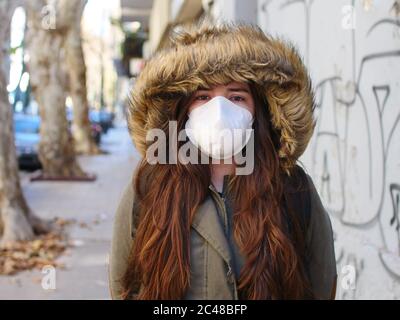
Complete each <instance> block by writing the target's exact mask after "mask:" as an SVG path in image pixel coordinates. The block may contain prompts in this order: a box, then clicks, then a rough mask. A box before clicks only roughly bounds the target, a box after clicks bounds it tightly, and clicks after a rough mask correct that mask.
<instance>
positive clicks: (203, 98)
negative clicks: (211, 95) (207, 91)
mask: <svg viewBox="0 0 400 320" xmlns="http://www.w3.org/2000/svg"><path fill="white" fill-rule="evenodd" d="M207 98H208V96H206V95H201V96H197V97H196V99H195V100H206V99H207Z"/></svg>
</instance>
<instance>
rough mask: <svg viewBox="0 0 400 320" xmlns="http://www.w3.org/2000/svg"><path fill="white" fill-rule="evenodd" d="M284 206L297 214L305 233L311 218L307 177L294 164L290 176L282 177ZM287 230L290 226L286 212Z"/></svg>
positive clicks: (290, 222)
mask: <svg viewBox="0 0 400 320" xmlns="http://www.w3.org/2000/svg"><path fill="white" fill-rule="evenodd" d="M283 194H284V207H285V209H286V210H290V211H291V212H294V213H295V214H296V215H298V216H299V220H300V225H301V228H302V230H303V231H304V234H306V232H307V229H308V226H309V223H310V218H311V196H310V185H309V182H308V178H307V175H306V173H305V172H304V170H303V168H301V167H300V166H299V165H296V166H295V168H294V169H293V171H292V173H291V175H290V176H287V175H286V176H285V178H284V192H283ZM285 214H286V217H287V224H288V228H289V230H291V228H292V221H291V219H290V215H288V213H287V212H286V213H285Z"/></svg>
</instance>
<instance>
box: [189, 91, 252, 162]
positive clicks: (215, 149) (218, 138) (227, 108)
mask: <svg viewBox="0 0 400 320" xmlns="http://www.w3.org/2000/svg"><path fill="white" fill-rule="evenodd" d="M253 121H254V119H253V115H252V114H251V113H250V111H248V110H247V109H246V108H244V107H241V106H239V105H237V104H234V103H233V102H232V101H230V100H228V99H226V98H225V97H222V96H217V97H214V98H213V99H211V100H210V101H208V102H207V103H205V104H203V105H201V106H199V107H197V108H195V109H193V110H192V111H191V112H190V113H189V120H188V121H187V122H186V124H185V130H186V134H187V135H188V137H189V139H190V141H191V142H192V143H193V144H194V145H195V146H196V147H197V148H199V149H200V150H201V151H202V152H203V153H205V154H207V155H208V156H210V157H211V158H215V159H228V158H231V157H233V156H234V155H236V154H237V153H239V152H240V151H241V150H242V149H243V148H244V146H245V145H246V144H247V142H248V141H249V139H250V136H251V128H252V124H253Z"/></svg>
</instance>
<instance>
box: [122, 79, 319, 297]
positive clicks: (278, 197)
mask: <svg viewBox="0 0 400 320" xmlns="http://www.w3.org/2000/svg"><path fill="white" fill-rule="evenodd" d="M250 87H251V90H252V93H253V97H254V101H255V106H256V109H255V122H254V133H255V134H254V138H255V140H254V146H255V148H254V152H255V155H254V157H255V159H254V172H253V173H252V174H251V175H247V176H236V177H235V178H234V179H233V180H232V183H231V185H230V189H229V193H230V194H231V195H232V199H234V204H233V207H234V217H233V231H234V238H235V240H236V241H237V243H238V246H239V247H240V249H241V252H242V253H243V255H244V257H245V258H246V261H245V265H244V266H243V268H242V270H241V273H240V276H239V279H238V290H239V294H240V297H241V298H242V299H255V300H256V299H301V298H309V297H311V296H312V293H311V290H310V283H309V279H308V277H307V275H306V270H305V266H304V264H303V257H304V252H305V245H304V243H305V241H304V230H302V228H301V227H300V222H299V219H298V215H296V212H292V211H291V212H285V213H286V215H285V214H284V212H283V207H282V201H283V192H284V190H283V177H284V173H283V171H282V169H281V167H280V159H279V157H278V152H277V150H279V138H278V137H279V133H278V132H276V131H275V130H273V129H272V127H271V123H270V114H269V111H268V108H267V101H266V100H265V99H263V95H262V94H261V91H260V89H259V88H258V87H257V86H256V85H255V84H251V85H250ZM188 98H190V97H188ZM188 98H184V99H182V100H181V101H180V103H179V104H178V107H177V109H176V110H175V115H174V116H175V119H176V120H177V122H178V130H181V129H183V127H184V123H185V121H186V119H187V101H188ZM166 132H168V131H166ZM181 144H182V142H181ZM178 145H179V142H178ZM210 181H211V179H210V169H209V166H208V165H200V164H198V165H194V164H188V165H183V164H180V163H178V164H171V165H169V164H167V165H150V164H149V163H147V162H146V160H145V159H143V160H142V161H141V163H140V165H139V167H138V170H137V174H136V179H135V191H136V195H137V199H138V202H139V207H140V223H139V224H138V228H137V232H136V235H135V240H134V243H133V246H132V250H131V254H130V258H129V263H128V268H127V270H126V273H125V275H124V277H123V281H122V284H123V288H124V290H125V294H124V298H126V299H130V298H136V299H182V298H183V297H184V294H185V292H186V290H187V288H188V287H189V286H190V226H191V223H192V219H193V217H194V215H195V213H196V210H197V208H198V206H199V205H200V204H201V203H202V202H203V201H204V199H205V198H206V196H207V192H208V186H209V184H210ZM243 190H246V192H243ZM287 219H291V222H292V229H291V232H289V230H288V228H287V221H286V220H287ZM140 284H143V290H142V291H141V292H140V294H138V295H137V293H138V289H139V286H140Z"/></svg>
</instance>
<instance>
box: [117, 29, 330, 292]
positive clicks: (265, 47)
mask: <svg viewBox="0 0 400 320" xmlns="http://www.w3.org/2000/svg"><path fill="white" fill-rule="evenodd" d="M171 40H172V45H171V46H170V47H169V48H166V49H164V50H162V51H160V52H158V53H157V54H156V55H155V56H153V57H152V58H151V59H150V60H149V61H148V63H147V64H146V66H145V68H144V70H143V71H142V73H141V74H140V76H139V78H138V80H137V82H136V84H135V88H134V89H133V92H132V99H131V104H130V110H129V111H130V112H129V117H128V123H129V128H130V132H131V135H132V137H133V140H134V143H135V146H136V148H137V149H138V150H139V152H140V153H141V154H142V156H143V158H142V160H141V162H140V164H139V165H138V168H137V169H136V170H135V174H134V178H133V182H132V184H130V185H129V186H128V187H127V189H126V191H125V193H124V195H123V198H122V200H121V203H120V205H119V208H118V210H117V213H116V217H115V223H114V231H113V240H112V249H111V255H110V289H111V295H112V297H113V298H114V299H120V298H122V299H334V297H335V290H336V277H337V273H336V262H335V252H334V246H333V233H332V227H331V222H330V219H329V216H328V214H327V212H326V210H325V209H324V207H323V205H322V203H321V200H320V198H319V196H318V193H317V191H316V189H315V187H314V184H313V182H312V180H311V178H310V176H309V175H308V174H306V173H305V172H304V170H303V169H302V168H301V167H300V166H299V165H297V164H296V162H297V160H298V158H299V157H300V155H301V154H302V153H303V152H304V150H305V149H306V146H307V144H308V142H309V140H310V138H311V136H312V133H313V130H314V127H315V120H314V119H313V110H314V97H313V92H312V87H311V82H310V79H309V77H308V74H307V71H306V69H305V67H304V65H303V63H302V61H301V59H300V57H299V55H298V54H297V52H296V50H295V49H294V48H293V47H292V46H291V45H290V44H288V43H286V42H283V41H281V40H277V39H274V38H272V37H270V36H267V35H266V34H264V33H263V32H262V31H261V30H260V29H259V28H258V27H256V26H252V25H246V24H227V23H223V24H219V25H211V24H209V23H203V24H201V25H198V26H192V27H187V28H186V29H183V30H181V31H179V32H177V33H175V34H174V35H173V37H172V38H171ZM171 121H176V126H177V131H178V132H180V131H181V130H184V129H186V132H187V139H186V140H185V139H184V140H180V139H179V137H177V136H175V135H171V131H170V129H169V128H170V124H171ZM154 129H156V130H159V131H160V130H161V131H162V132H164V133H165V136H166V140H165V145H167V147H170V146H171V145H172V144H174V143H176V144H177V146H178V149H179V148H180V147H182V146H183V145H185V144H186V145H187V143H188V142H189V144H191V145H193V146H195V148H197V149H198V150H200V151H201V155H204V154H205V155H206V157H208V159H211V160H212V159H216V158H219V160H221V161H219V163H218V161H209V162H208V163H203V162H200V163H192V162H182V161H180V158H178V159H179V161H176V163H175V162H173V161H171V160H172V159H173V156H172V157H171V154H168V156H167V159H166V160H167V161H166V163H163V164H162V163H154V162H153V161H149V157H148V151H149V150H150V148H151V147H152V143H154V141H153V142H152V141H148V139H147V140H146V135H147V134H148V132H150V131H151V130H154ZM233 129H241V130H245V129H246V130H247V129H251V130H253V131H252V132H253V136H252V138H251V139H248V138H245V139H241V143H240V142H239V143H236V142H235V141H233V142H232V143H227V142H226V141H224V140H215V139H214V138H215V136H216V135H217V134H218V133H220V132H221V131H223V130H225V131H228V132H231V131H232V130H233ZM159 131H158V132H159ZM242 132H243V131H242ZM242 137H243V136H242ZM147 138H148V136H147ZM250 141H252V144H253V148H250V145H251V143H250ZM238 151H240V152H239V153H240V154H241V155H242V156H243V157H244V159H247V162H250V163H252V165H251V166H250V168H251V172H247V173H246V174H238V170H237V169H238V168H240V167H243V165H242V164H238V161H237V157H236V155H237V154H238ZM159 152H161V151H159ZM229 152H230V153H229ZM157 155H160V154H159V153H157ZM226 155H228V156H226ZM231 155H232V156H231ZM199 157H200V156H199Z"/></svg>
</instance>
